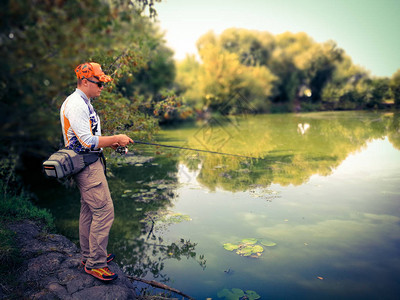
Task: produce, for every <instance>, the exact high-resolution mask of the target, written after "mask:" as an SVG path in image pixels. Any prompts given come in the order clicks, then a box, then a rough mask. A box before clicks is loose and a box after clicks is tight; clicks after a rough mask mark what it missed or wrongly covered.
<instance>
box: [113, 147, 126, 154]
mask: <svg viewBox="0 0 400 300" xmlns="http://www.w3.org/2000/svg"><path fill="white" fill-rule="evenodd" d="M115 152H117V153H119V154H120V155H125V154H127V153H128V147H122V146H119V147H117V149H115Z"/></svg>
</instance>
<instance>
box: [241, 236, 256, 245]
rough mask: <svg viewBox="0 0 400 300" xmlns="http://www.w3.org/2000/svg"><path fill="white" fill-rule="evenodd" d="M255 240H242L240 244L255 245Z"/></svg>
mask: <svg viewBox="0 0 400 300" xmlns="http://www.w3.org/2000/svg"><path fill="white" fill-rule="evenodd" d="M257 241H258V240H257V239H251V238H250V239H244V240H242V243H244V244H251V245H252V244H255V243H257Z"/></svg>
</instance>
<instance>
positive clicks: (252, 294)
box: [246, 290, 261, 300]
mask: <svg viewBox="0 0 400 300" xmlns="http://www.w3.org/2000/svg"><path fill="white" fill-rule="evenodd" d="M246 296H247V299H249V300H257V299H260V298H261V296H260V295H259V294H257V293H256V292H255V291H251V290H249V291H246Z"/></svg>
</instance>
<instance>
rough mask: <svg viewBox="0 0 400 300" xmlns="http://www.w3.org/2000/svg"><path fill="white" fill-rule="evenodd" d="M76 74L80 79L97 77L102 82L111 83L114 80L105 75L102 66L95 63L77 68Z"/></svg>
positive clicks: (84, 64)
mask: <svg viewBox="0 0 400 300" xmlns="http://www.w3.org/2000/svg"><path fill="white" fill-rule="evenodd" d="M75 74H76V77H77V78H78V79H84V78H91V77H96V78H98V79H99V80H100V81H102V82H110V81H111V80H112V78H111V77H110V76H108V75H106V74H104V72H103V70H102V69H101V66H100V65H99V64H98V63H95V62H90V63H88V62H86V63H83V64H80V65H79V66H77V67H76V68H75Z"/></svg>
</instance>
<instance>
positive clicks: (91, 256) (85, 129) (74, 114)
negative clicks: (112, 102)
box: [60, 62, 133, 280]
mask: <svg viewBox="0 0 400 300" xmlns="http://www.w3.org/2000/svg"><path fill="white" fill-rule="evenodd" d="M75 73H76V77H77V89H76V90H75V92H73V93H72V94H71V95H70V96H69V97H68V98H67V99H66V100H65V101H64V103H63V104H62V106H61V109H60V119H61V126H62V132H63V137H64V143H65V146H66V147H67V148H69V149H73V150H74V151H75V152H77V153H93V154H95V153H97V155H98V156H99V158H100V157H103V158H104V156H103V154H102V148H104V147H112V148H113V149H116V148H118V147H126V146H127V145H128V144H129V143H133V140H132V139H131V138H129V137H128V136H127V135H125V134H119V135H113V136H102V135H101V127H100V119H99V116H98V115H97V113H96V111H95V110H94V108H93V106H92V104H91V100H92V99H93V98H96V97H98V96H100V94H101V91H102V90H103V87H104V84H105V83H106V82H110V81H112V79H111V77H110V76H108V75H105V74H104V72H103V71H102V69H101V66H100V65H99V64H98V63H95V62H90V63H88V62H86V63H83V64H80V65H79V66H77V67H76V69H75ZM74 179H75V181H76V183H77V185H78V187H79V190H80V194H81V211H80V218H79V242H80V247H81V252H82V264H83V265H85V272H86V273H88V274H90V275H92V276H94V277H96V278H98V279H100V280H114V279H116V278H117V277H118V275H117V274H115V273H113V272H111V271H110V269H109V268H108V266H107V263H108V262H110V261H111V260H112V259H114V257H115V256H114V254H107V244H108V236H109V232H110V229H111V226H112V223H113V221H114V205H113V201H112V199H111V195H110V191H109V188H108V183H107V179H106V177H105V163H104V162H103V160H102V159H97V160H96V161H95V162H94V163H92V164H90V165H89V166H87V167H86V168H85V169H83V171H81V172H80V173H78V174H76V175H75V176H74Z"/></svg>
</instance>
